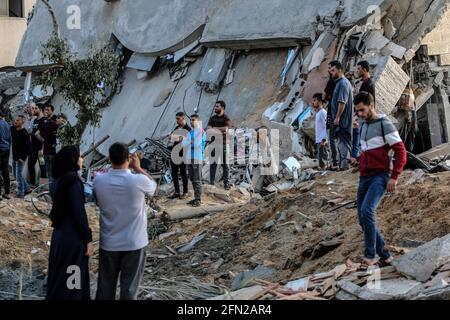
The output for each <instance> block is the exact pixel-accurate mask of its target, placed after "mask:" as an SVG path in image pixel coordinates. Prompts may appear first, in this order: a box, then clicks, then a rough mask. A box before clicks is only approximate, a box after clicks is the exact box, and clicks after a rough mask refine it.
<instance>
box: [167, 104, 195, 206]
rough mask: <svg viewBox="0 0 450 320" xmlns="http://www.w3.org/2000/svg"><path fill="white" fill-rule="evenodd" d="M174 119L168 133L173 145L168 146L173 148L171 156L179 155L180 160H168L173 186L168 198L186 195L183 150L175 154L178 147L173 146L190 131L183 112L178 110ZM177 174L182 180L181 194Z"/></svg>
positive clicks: (186, 186)
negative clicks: (173, 189) (174, 126)
mask: <svg viewBox="0 0 450 320" xmlns="http://www.w3.org/2000/svg"><path fill="white" fill-rule="evenodd" d="M175 120H176V122H177V126H176V128H175V129H174V131H173V132H172V134H171V135H170V137H171V141H172V142H173V145H172V146H171V147H170V149H171V150H175V152H174V154H173V155H172V158H173V157H176V156H179V158H180V160H181V162H180V161H175V162H174V160H176V159H171V161H170V167H171V169H172V180H173V186H174V188H175V192H174V193H173V194H172V195H171V196H169V198H170V199H176V198H180V199H186V198H187V196H188V182H189V181H188V175H187V168H186V164H185V163H184V162H183V161H182V159H183V151H182V150H181V152H179V153H178V155H177V154H176V151H177V150H178V148H175V146H176V145H178V144H179V143H180V142H181V141H182V140H183V137H184V136H186V135H187V134H188V132H189V131H191V127H190V126H189V125H188V124H187V122H186V115H185V114H184V112H178V113H177V114H176V115H175ZM179 174H180V175H181V180H182V181H183V194H181V192H180V181H179Z"/></svg>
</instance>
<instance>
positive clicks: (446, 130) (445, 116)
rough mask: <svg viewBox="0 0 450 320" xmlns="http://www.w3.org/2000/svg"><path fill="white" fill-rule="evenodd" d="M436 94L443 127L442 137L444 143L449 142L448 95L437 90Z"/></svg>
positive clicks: (449, 102) (449, 117) (449, 104)
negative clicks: (439, 101)
mask: <svg viewBox="0 0 450 320" xmlns="http://www.w3.org/2000/svg"><path fill="white" fill-rule="evenodd" d="M436 94H437V95H438V96H439V98H440V99H439V100H441V107H442V113H443V119H442V120H443V121H444V123H443V127H444V133H445V136H444V137H443V138H444V139H443V140H445V141H447V142H450V101H449V99H448V95H447V93H446V92H445V90H444V89H442V88H439V89H437V90H436Z"/></svg>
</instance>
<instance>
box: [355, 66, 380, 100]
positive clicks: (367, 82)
mask: <svg viewBox="0 0 450 320" xmlns="http://www.w3.org/2000/svg"><path fill="white" fill-rule="evenodd" d="M356 72H357V73H358V76H359V79H361V81H362V83H361V87H360V88H359V92H368V93H370V94H371V95H372V96H373V97H374V98H375V97H376V95H375V84H374V83H373V81H372V77H371V75H370V65H369V62H367V61H360V62H358V65H357V69H356Z"/></svg>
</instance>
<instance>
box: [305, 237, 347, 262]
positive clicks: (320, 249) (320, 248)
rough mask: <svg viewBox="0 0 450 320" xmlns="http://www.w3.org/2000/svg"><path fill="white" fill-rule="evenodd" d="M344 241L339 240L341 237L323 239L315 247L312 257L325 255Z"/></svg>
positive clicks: (316, 257)
mask: <svg viewBox="0 0 450 320" xmlns="http://www.w3.org/2000/svg"><path fill="white" fill-rule="evenodd" d="M342 242H343V241H342V240H339V239H335V240H331V241H322V242H321V243H319V244H318V245H317V246H316V247H315V248H314V251H313V253H312V258H313V259H318V258H320V257H323V256H324V255H326V254H327V253H328V252H330V251H333V250H334V249H336V248H337V247H339V246H340V245H341V244H342Z"/></svg>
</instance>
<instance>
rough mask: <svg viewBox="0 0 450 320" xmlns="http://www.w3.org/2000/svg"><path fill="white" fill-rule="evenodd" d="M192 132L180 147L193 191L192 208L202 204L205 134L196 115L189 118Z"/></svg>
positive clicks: (190, 202)
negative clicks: (182, 150)
mask: <svg viewBox="0 0 450 320" xmlns="http://www.w3.org/2000/svg"><path fill="white" fill-rule="evenodd" d="M191 126H192V130H191V131H190V132H189V133H188V135H187V136H186V137H184V139H183V142H182V143H181V146H182V147H183V149H184V154H185V155H186V156H185V161H186V163H187V164H188V167H189V178H190V179H191V182H192V187H193V189H194V200H192V201H189V202H188V204H190V205H191V206H193V207H200V206H201V204H202V168H203V160H204V154H205V145H206V133H205V130H203V128H202V125H201V119H200V116H199V115H198V114H194V115H192V116H191Z"/></svg>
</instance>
